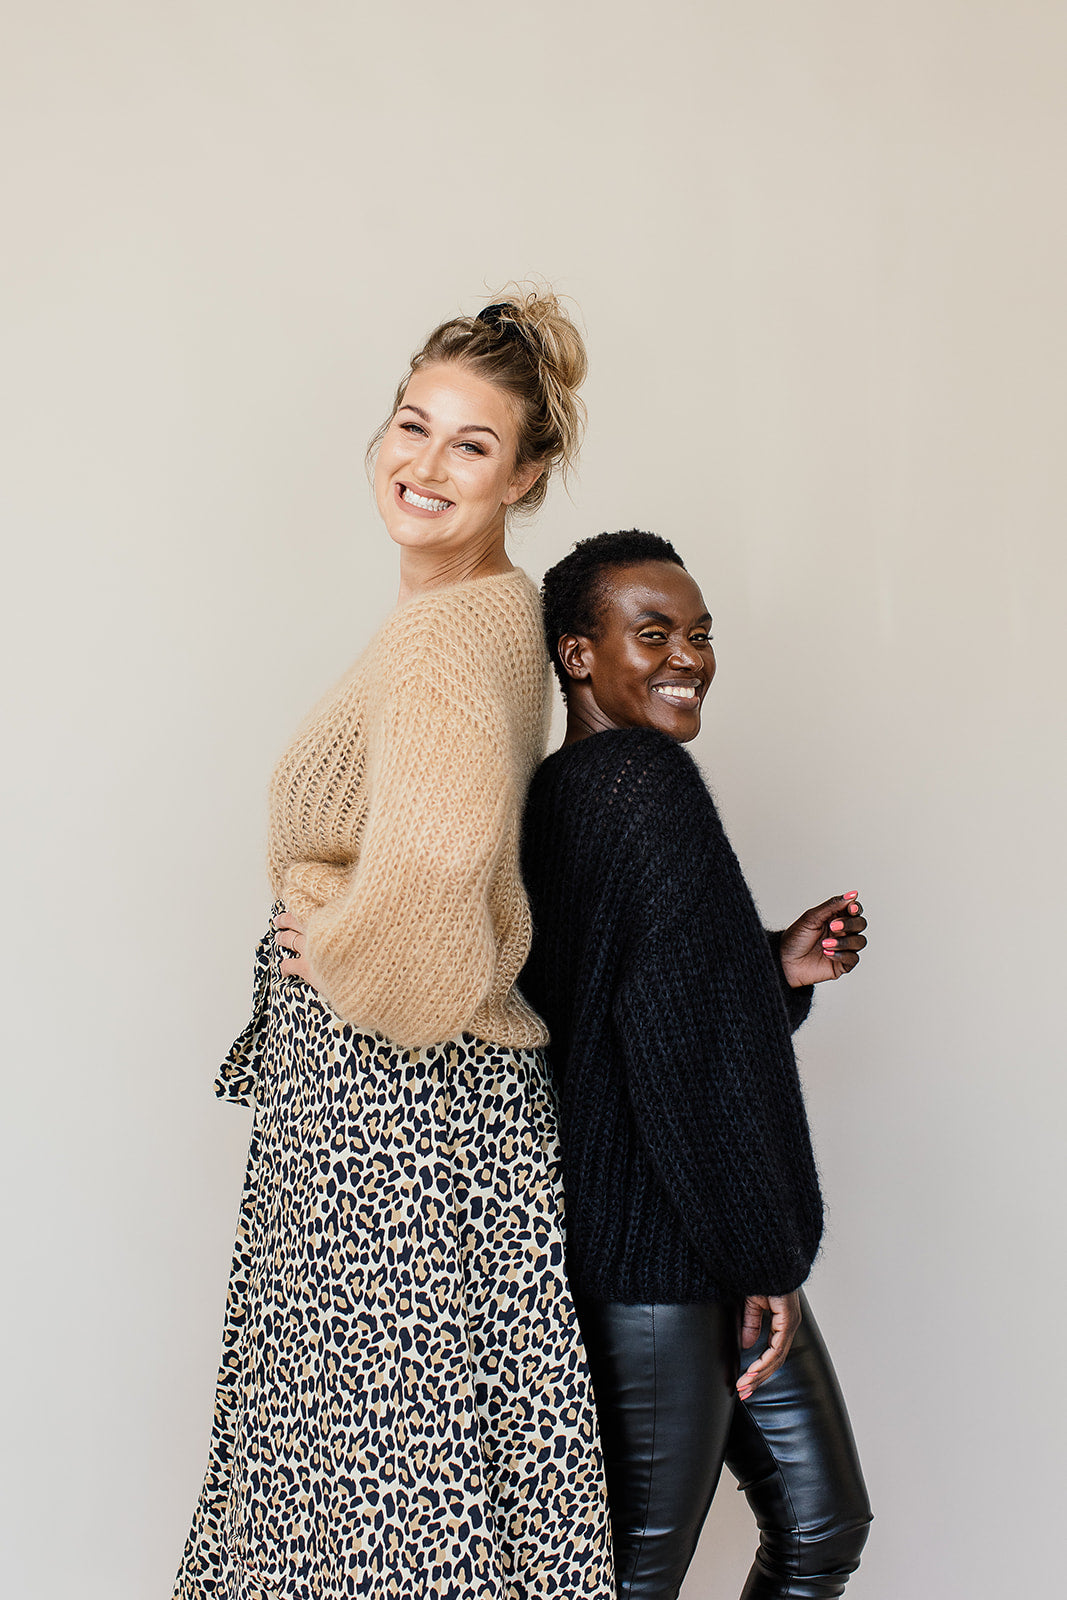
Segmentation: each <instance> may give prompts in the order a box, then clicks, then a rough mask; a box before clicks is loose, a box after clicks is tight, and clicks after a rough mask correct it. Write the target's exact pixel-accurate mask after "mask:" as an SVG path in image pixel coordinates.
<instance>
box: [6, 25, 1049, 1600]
mask: <svg viewBox="0 0 1067 1600" xmlns="http://www.w3.org/2000/svg"><path fill="white" fill-rule="evenodd" d="M4 34H5V41H6V42H5V46H4V50H3V53H2V57H0V106H2V116H3V121H4V130H3V148H4V152H5V157H6V161H5V168H6V171H5V174H4V177H3V180H2V182H3V193H2V216H3V226H4V232H5V234H6V240H5V243H4V247H3V258H4V266H5V271H4V276H5V278H6V280H7V294H6V296H5V303H4V311H3V318H4V323H3V336H4V344H5V353H4V355H3V359H2V363H0V373H2V376H0V382H2V388H3V426H2V434H3V441H4V443H3V448H4V453H5V457H6V462H5V468H4V474H3V498H4V523H5V537H6V539H7V541H8V542H9V544H8V548H9V553H8V555H7V556H6V559H5V563H4V575H5V578H6V580H7V582H6V588H7V605H6V607H5V617H6V621H5V626H4V629H3V635H4V637H3V644H4V650H5V655H6V657H7V659H6V662H5V666H4V670H3V675H2V676H3V683H4V688H5V692H6V696H7V699H8V701H9V707H8V719H9V720H8V724H7V727H8V731H7V732H6V734H5V739H4V743H5V755H6V756H7V757H8V762H7V763H5V764H6V765H7V766H8V772H9V777H8V780H7V782H6V784H5V787H6V788H7V789H8V790H9V794H8V798H9V800H10V820H9V821H8V823H7V826H6V830H5V839H6V845H7V848H6V852H5V871H4V877H5V881H6V883H7V892H6V905H7V908H8V920H9V926H8V934H7V938H6V940H5V947H6V948H5V959H4V962H3V974H4V980H5V985H6V986H7V991H8V992H7V999H6V1001H5V1004H4V1006H3V1008H2V1022H3V1028H4V1032H5V1035H6V1036H7V1037H6V1042H5V1045H4V1063H5V1066H4V1073H5V1083H6V1088H5V1092H4V1116H3V1140H4V1148H3V1158H2V1168H0V1170H2V1177H3V1183H4V1188H5V1191H6V1201H7V1206H8V1221H7V1224H6V1229H5V1236H6V1243H5V1247H4V1274H3V1276H4V1295H3V1300H4V1315H3V1319H2V1329H0V1338H2V1341H3V1356H2V1360H3V1369H4V1374H5V1382H4V1385H3V1389H4V1400H3V1407H4V1417H3V1421H2V1426H0V1435H2V1439H3V1445H2V1451H3V1457H4V1471H5V1481H4V1483H3V1485H2V1487H0V1519H2V1522H3V1523H4V1524H5V1525H6V1527H5V1529H4V1532H3V1554H2V1557H0V1563H2V1566H0V1570H2V1576H3V1587H4V1592H5V1594H6V1595H9V1596H11V1597H12V1600H66V1597H68V1596H70V1595H73V1594H77V1595H78V1596H80V1597H82V1600H149V1597H153V1596H167V1595H169V1593H170V1588H169V1585H170V1581H171V1577H172V1573H173V1570H174V1567H175V1565H176V1562H177V1559H178V1554H179V1550H180V1547H181V1544H182V1541H183V1539H184V1535H185V1531H186V1527H187V1523H188V1518H189V1515H190V1513H191V1510H192V1505H193V1500H194V1497H195V1494H196V1492H197V1488H198V1485H199V1480H200V1475H201V1472H202V1469H203V1464H204V1457H205V1449H206V1444H207V1435H208V1428H209V1419H210V1407H211V1395H212V1386H213V1379H214V1371H215V1364H216V1360H217V1355H218V1336H219V1327H220V1322H221V1315H222V1305H223V1294H224V1288H225V1281H226V1274H227V1267H228V1259H229V1250H230V1243H231V1236H232V1227H233V1221H234V1216H235V1210H236V1204H237V1197H238V1193H239V1188H240V1182H241V1175H242V1163H243V1156H244V1145H245V1140H246V1137H247V1122H246V1120H245V1118H244V1117H243V1115H242V1114H241V1113H240V1112H238V1111H235V1110H233V1109H231V1108H225V1107H221V1106H219V1105H217V1104H216V1103H215V1101H214V1100H213V1097H212V1093H211V1084H212V1078H213V1073H214V1068H215V1065H216V1062H217V1060H218V1059H219V1058H220V1056H221V1054H222V1053H223V1051H224V1050H225V1049H226V1047H227V1045H228V1043H229V1041H230V1039H231V1037H232V1036H233V1034H234V1033H235V1032H236V1031H237V1030H238V1029H239V1028H240V1027H241V1026H242V1025H243V1022H244V1019H245V1016H246V1007H247V1000H248V985H249V974H250V958H251V953H252V946H253V944H254V941H255V939H256V937H257V936H258V933H259V931H260V928H261V925H262V924H263V922H264V919H265V915H266V911H267V890H266V885H265V880H264V874H263V869H262V859H261V858H262V849H263V832H264V829H263V820H264V789H265V783H266V779H267V775H268V772H269V769H270V767H271V764H272V762H273V760H274V758H275V756H276V755H277V753H278V752H279V751H280V749H281V747H282V746H283V744H284V743H285V741H286V739H287V738H288V736H289V735H290V733H291V732H292V730H293V728H294V726H295V724H296V722H297V721H298V720H299V718H300V716H301V715H302V713H303V711H304V710H305V708H306V707H307V706H308V704H309V703H310V701H311V700H312V699H313V698H314V697H315V696H316V695H317V694H318V693H319V692H320V691H321V690H322V689H323V688H324V687H325V686H327V685H328V684H329V682H330V681H331V680H332V679H333V678H334V676H336V675H337V674H338V673H339V672H340V671H341V670H342V669H343V668H344V667H345V666H346V665H347V663H348V662H349V660H350V659H351V658H352V657H353V656H354V655H355V654H356V652H357V651H358V650H359V648H360V647H361V646H362V644H363V642H364V641H365V640H366V638H367V637H368V635H369V633H370V632H371V630H372V629H373V628H374V627H375V626H376V624H377V622H378V621H379V620H380V618H381V616H382V614H383V612H384V611H385V610H386V608H387V607H388V606H389V605H390V604H391V602H392V598H393V584H394V561H393V555H392V551H391V549H390V548H388V547H387V546H386V543H385V540H384V535H383V534H382V533H381V531H380V529H379V527H378V525H377V522H376V519H375V516H374V514H373V508H372V505H371V501H370V497H369V493H368V490H367V487H366V484H365V480H364V477H363V469H362V453H363V447H364V441H365V440H366V438H367V437H368V435H369V434H370V433H371V432H372V430H373V429H374V427H375V426H376V425H377V423H378V421H379V420H380V418H381V417H382V415H383V413H384V411H385V409H386V407H387V404H388V400H389V396H390V394H391V391H392V387H393V384H394V383H395V381H396V379H397V377H398V376H399V375H400V373H401V371H402V370H403V368H404V363H405V360H406V357H407V354H408V352H409V351H410V350H411V349H412V348H413V347H414V346H415V345H416V344H417V343H418V342H419V340H420V339H421V337H422V335H423V334H424V332H425V331H426V330H427V329H428V328H429V327H430V326H431V325H432V324H433V323H434V322H435V321H436V320H437V319H438V318H439V317H440V316H442V315H444V314H450V313H452V312H454V311H455V310H456V309H459V308H462V309H466V310H473V309H476V308H477V307H478V306H479V305H480V304H481V303H483V288H489V289H491V288H493V287H495V286H497V285H498V284H499V283H500V282H501V281H503V280H504V279H506V278H508V277H512V276H514V275H517V274H522V273H526V272H530V271H536V272H540V273H543V274H545V275H547V276H548V277H549V278H551V279H552V280H553V281H554V282H555V283H556V284H557V285H558V286H559V287H560V288H561V289H563V290H565V291H566V292H568V293H570V294H572V295H573V296H574V297H575V299H576V301H577V302H578V304H579V306H580V307H581V310H582V313H583V316H584V319H585V323H586V326H587V328H588V336H589V348H590V355H591V363H592V374H591V377H590V380H589V384H588V389H587V399H588V404H589V413H590V429H589V437H588V447H587V450H586V454H585V459H584V466H583V470H582V475H581V478H580V481H579V482H578V483H577V485H576V486H575V489H574V493H573V500H570V501H569V500H568V499H567V498H566V497H565V496H564V495H563V494H561V493H560V492H559V491H558V490H557V491H556V492H555V493H554V494H553V496H552V497H551V498H550V501H549V504H548V506H547V508H546V510H545V511H544V513H543V514H542V516H541V518H540V520H539V522H538V523H537V524H536V525H535V526H533V527H532V528H530V529H529V530H527V531H525V532H522V533H521V534H520V536H519V539H518V541H517V554H518V557H519V559H520V560H522V561H523V563H524V564H525V565H527V566H528V567H529V569H530V570H531V571H532V572H533V573H534V574H535V575H537V576H539V575H540V573H541V572H542V571H543V569H544V567H545V566H547V565H548V564H549V563H550V562H551V561H553V560H555V559H556V558H557V557H558V556H559V555H561V554H562V553H563V552H564V551H565V550H566V549H567V548H568V546H569V544H570V543H571V541H572V540H573V539H575V538H577V537H579V536H581V535H584V534H587V533H591V532H595V531H597V530H598V529H600V528H607V527H615V526H627V525H633V524H638V525H641V526H645V527H652V528H654V529H656V530H658V531H659V532H662V533H664V534H666V535H668V536H670V537H671V538H673V539H675V540H676V541H677V543H678V544H679V546H680V548H681V549H682V551H683V552H684V553H685V555H686V556H687V557H688V559H689V562H690V565H691V567H692V568H693V570H694V571H695V572H696V573H697V575H698V576H699V578H700V579H701V580H702V582H703V584H704V586H705V590H706V593H707V595H708V596H709V599H710V602H711V605H712V609H713V611H714V612H715V614H716V643H717V648H718V651H719V658H720V671H719V678H718V681H717V684H716V687H715V691H714V708H713V710H712V711H711V713H710V714H709V716H708V718H707V726H706V731H705V734H704V735H703V736H702V741H701V746H700V752H699V753H700V756H701V759H702V761H703V763H704V764H705V766H706V769H707V771H708V773H709V775H710V776H711V778H712V781H713V782H714V785H715V787H716V790H717V793H718V795H719V797H720V800H721V803H722V806H723V808H724V811H725V813H726V816H727V820H728V824H729V826H730V828H731V831H732V834H733V837H734V840H735V843H736V845H737V847H738V850H739V853H740V855H741V857H742V860H743V861H744V862H745V864H746V867H747V869H748V872H749V876H750V879H751V881H752V884H753V886H754V888H755V890H756V893H757V895H758V898H759V899H760V902H761V905H762V908H763V911H764V914H765V918H766V920H767V921H768V922H770V923H781V922H783V921H786V920H789V919H791V918H792V917H793V916H795V915H796V914H797V913H799V911H800V910H801V909H802V908H804V907H805V906H807V905H809V904H812V903H814V902H816V901H818V900H820V899H822V898H824V897H825V896H826V895H828V894H830V893H832V892H835V891H837V890H839V889H842V888H844V887H853V886H859V888H860V889H861V892H862V895H863V899H864V901H865V903H866V904H867V906H868V907H869V913H870V918H871V924H872V929H871V932H872V944H871V949H870V952H869V954H868V956H867V957H866V958H865V959H864V962H863V965H862V967H861V969H860V971H859V972H858V973H857V974H856V975H855V976H854V977H852V978H851V979H850V980H849V981H848V982H847V983H841V984H839V985H837V986H835V988H834V990H833V991H832V992H829V993H823V994H821V995H820V997H819V1002H818V1006H817V1014H816V1015H815V1017H814V1019H813V1020H812V1022H811V1023H810V1024H809V1025H808V1027H807V1028H806V1029H805V1030H804V1034H803V1035H802V1054H803V1067H804V1072H805V1077H806V1083H807V1089H808V1096H809V1101H810V1109H811V1113H812V1119H813V1123H814V1126H815V1130H816V1137H817V1144H818V1150H819V1155H820V1160H821V1166H822V1171H823V1176H824V1181H825V1188H826V1192H827V1196H828V1200H829V1205H830V1226H829V1231H828V1236H827V1240H826V1244H825V1247H824V1252H823V1256H822V1259H821V1261H820V1263H819V1265H818V1267H817V1269H816V1272H815V1275H814V1278H813V1280H812V1284H811V1291H810V1292H811V1297H812V1300H813V1302H814V1305H815V1307H816V1309H817V1311H818V1313H819V1316H820V1320H821V1322H822V1324H823V1327H824V1331H825V1332H826V1334H827V1336H828V1338H829V1341H830V1343H831V1347H832V1350H833V1352H834V1355H835V1358H836V1362H837V1366H838V1369H839V1373H840V1376H841V1378H842V1381H843V1383H844V1385H845V1388H846V1390H847V1393H848V1396H849V1400H850V1403H851V1408H852V1412H853V1417H854V1422H855V1427H856V1431H857V1434H858V1436H859V1438H860V1441H861V1444H862V1447H863V1453H864V1458H865V1463H866V1467H867V1472H868V1476H869V1480H870V1485H871V1491H872V1495H873V1498H874V1501H875V1505H876V1510H877V1514H878V1517H877V1522H876V1524H875V1528H874V1531H873V1534H872V1537H871V1541H870V1544H869V1547H868V1556H867V1559H866V1560H865V1563H864V1566H863V1568H862V1570H861V1572H860V1574H859V1575H858V1576H857V1578H856V1579H855V1581H854V1583H853V1585H852V1587H851V1588H850V1590H849V1593H850V1594H852V1593H854V1594H855V1595H856V1596H857V1600H925V1597H933V1596H938V1597H952V1600H956V1597H959V1600H986V1597H988V1600H1002V1597H1003V1596H1005V1595H1021V1594H1026V1593H1038V1592H1041V1593H1046V1592H1049V1586H1050V1584H1051V1585H1053V1586H1054V1583H1055V1578H1054V1574H1055V1573H1056V1572H1057V1571H1058V1570H1059V1562H1058V1556H1059V1545H1060V1542H1061V1541H1060V1539H1059V1524H1060V1521H1061V1516H1062V1495H1061V1494H1060V1493H1058V1492H1057V1491H1058V1490H1059V1489H1060V1488H1061V1487H1062V1485H1061V1484H1060V1483H1059V1482H1058V1478H1059V1475H1060V1473H1061V1472H1062V1467H1061V1463H1060V1459H1059V1451H1058V1448H1057V1443H1058V1433H1057V1430H1056V1427H1055V1426H1051V1425H1050V1423H1049V1419H1050V1417H1051V1416H1052V1415H1054V1413H1055V1408H1056V1407H1062V1403H1063V1399H1064V1395H1063V1388H1064V1385H1063V1366H1064V1363H1063V1359H1062V1354H1061V1341H1062V1333H1061V1330H1062V1327H1063V1323H1064V1314H1065V1311H1067V1306H1065V1304H1064V1290H1063V1271H1062V1247H1061V1240H1062V1224H1061V1221H1060V1194H1061V1188H1062V1176H1061V1173H1062V1155H1061V1148H1062V1134H1061V1129H1062V1125H1063V1123H1062V1119H1063V1112H1064V1101H1065V1091H1064V1075H1063V1071H1062V1060H1063V1022H1062V1000H1061V996H1062V989H1063V980H1062V973H1061V969H1062V948H1061V947H1062V931H1061V930H1062V915H1063V910H1062V908H1063V904H1064V887H1065V886H1064V882H1063V875H1062V850H1061V833H1062V820H1063V813H1064V794H1063V789H1064V783H1063V780H1064V767H1065V763H1064V756H1063V749H1062V738H1061V735H1062V720H1061V717H1060V716H1059V714H1058V712H1059V706H1060V704H1061V700H1060V692H1059V691H1060V689H1061V684H1062V669H1061V657H1062V639H1063V625H1062V612H1063V589H1064V580H1065V578H1067V563H1065V558H1064V540H1063V504H1064V493H1063V491H1064V482H1063V479H1064V469H1063V459H1064V451H1063V440H1064V424H1065V420H1067V419H1065V409H1067V408H1065V405H1064V398H1065V395H1064V389H1065V383H1064V370H1065V369H1064V356H1065V354H1067V351H1065V344H1067V338H1065V335H1067V317H1065V314H1064V307H1063V286H1064V283H1065V282H1067V229H1065V224H1064V209H1063V192H1064V191H1063V173H1064V163H1065V157H1067V149H1065V144H1067V139H1065V128H1064V116H1063V97H1062V95H1063V82H1064V72H1065V45H1067V13H1065V11H1064V8H1063V7H1062V6H1058V5H1054V4H1051V3H1039V0H1010V3H1009V0H999V3H998V0H893V3H891V4H890V3H886V0H873V3H869V4H863V5H857V4H854V3H848V0H807V3H791V4H784V3H770V0H745V3H743V4H742V3H731V0H705V3H703V4H691V3H685V0H661V3H659V4H657V5H655V6H646V5H640V4H635V3H632V0H631V3H629V4H622V3H620V0H610V3H609V0H589V3H586V4H581V3H578V4H575V3H563V0H539V4H538V6H537V7H536V8H534V7H526V8H511V9H509V10H501V9H500V8H499V7H497V6H492V5H489V4H485V3H483V0H469V3H467V4H465V5H464V6H462V7H459V8H456V7H445V6H439V5H430V4H426V3H423V0H409V3H408V4H406V5H404V6H373V7H372V6H370V5H367V4H363V3H358V0H348V3H341V0H301V3H300V4H297V3H296V0H260V3H258V4H251V3H247V0H185V3H183V4H181V5H176V4H168V3H166V0H91V3H90V0H86V3H83V4H78V3H76V0H35V4H33V5H32V6H29V5H24V6H21V7H19V8H18V9H17V10H16V9H15V8H13V7H12V8H10V9H9V12H8V15H7V17H6V19H5V24H4ZM753 1543H754V1535H753V1532H752V1529H751V1525H750V1523H749V1521H748V1518H747V1513H746V1511H745V1508H744V1505H743V1503H741V1502H740V1497H738V1496H736V1495H734V1494H732V1492H731V1489H730V1488H729V1487H728V1486H726V1485H724V1488H723V1490H722V1491H721V1493H720V1497H719V1501H718V1502H717V1504H716V1507H715V1509H714V1512H713V1515H712V1519H711V1522H710V1524H709V1527H708V1530H707V1532H706V1534H705V1537H704V1539H703V1542H702V1545H701V1548H700V1552H699V1555H698V1559H697V1564H696V1566H695V1568H694V1571H693V1574H692V1576H691V1579H690V1581H689V1583H688V1585H687V1588H686V1595H687V1596H688V1597H689V1600H696V1597H697V1596H701V1597H703V1600H731V1597H735V1596H736V1595H737V1592H738V1590H739V1588H740V1585H741V1575H742V1574H743V1572H744V1571H745V1570H746V1569H747V1564H748V1560H749V1558H750V1554H751V1549H752V1546H753Z"/></svg>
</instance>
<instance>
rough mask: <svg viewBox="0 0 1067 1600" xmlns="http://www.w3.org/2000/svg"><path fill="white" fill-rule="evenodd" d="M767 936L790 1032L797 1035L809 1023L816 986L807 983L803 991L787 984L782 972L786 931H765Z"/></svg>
mask: <svg viewBox="0 0 1067 1600" xmlns="http://www.w3.org/2000/svg"><path fill="white" fill-rule="evenodd" d="M763 931H764V932H765V933H766V934H767V943H768V944H769V945H770V949H771V959H772V960H773V961H774V970H775V972H776V973H777V974H778V982H779V983H780V984H781V986H782V999H783V1001H784V1002H785V1014H786V1016H787V1017H788V1018H789V1031H790V1033H796V1031H797V1029H798V1028H799V1027H800V1024H801V1023H802V1022H806V1021H807V1016H808V1012H809V1011H810V1010H811V1002H812V1000H813V999H814V998H815V985H814V984H812V983H806V984H805V985H804V987H803V988H802V989H793V988H791V987H790V986H789V984H788V983H787V982H786V976H785V973H784V972H783V971H782V934H783V933H784V932H785V929H784V928H783V929H780V930H779V931H778V932H777V933H771V932H770V931H769V930H768V929H766V928H765V929H764V930H763Z"/></svg>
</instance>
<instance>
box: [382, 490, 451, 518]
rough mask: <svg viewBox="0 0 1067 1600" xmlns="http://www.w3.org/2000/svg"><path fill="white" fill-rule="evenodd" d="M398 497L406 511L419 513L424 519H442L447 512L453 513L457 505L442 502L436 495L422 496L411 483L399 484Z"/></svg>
mask: <svg viewBox="0 0 1067 1600" xmlns="http://www.w3.org/2000/svg"><path fill="white" fill-rule="evenodd" d="M396 497H397V499H398V500H399V501H400V504H401V505H402V506H403V507H404V508H405V510H408V511H415V512H418V513H419V514H420V515H421V516H424V517H440V516H442V515H443V514H444V513H445V512H446V511H451V510H452V507H453V505H454V504H455V502H454V501H452V500H442V499H440V498H439V497H438V496H436V495H430V494H422V493H420V491H419V490H418V489H416V488H415V486H414V484H410V483H398V484H397V486H396Z"/></svg>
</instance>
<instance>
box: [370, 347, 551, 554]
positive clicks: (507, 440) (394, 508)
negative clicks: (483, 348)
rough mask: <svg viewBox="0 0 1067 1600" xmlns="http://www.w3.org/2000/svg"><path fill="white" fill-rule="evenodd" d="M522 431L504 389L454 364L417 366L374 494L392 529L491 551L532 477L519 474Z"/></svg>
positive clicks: (395, 533) (384, 448) (394, 535)
mask: <svg viewBox="0 0 1067 1600" xmlns="http://www.w3.org/2000/svg"><path fill="white" fill-rule="evenodd" d="M517 448H518V430H517V427H516V419H515V413H514V408H513V402H512V401H511V399H510V397H509V396H508V395H507V394H505V393H504V391H503V390H502V389H500V388H498V387H497V386H496V385H495V384H493V383H489V382H488V381H487V380H486V379H484V378H479V377H477V376H476V375H475V374H474V373H472V372H470V371H469V370H468V369H467V368H465V367H462V366H459V365H457V364H455V363H448V364H444V365H442V364H440V363H439V364H437V365H435V366H429V367H422V368H420V369H419V370H418V371H417V372H415V373H413V374H412V376H411V378H410V380H409V382H408V386H407V388H406V389H405V390H404V395H403V398H402V400H401V403H400V405H399V406H398V407H397V410H396V412H395V413H394V415H393V416H392V417H391V419H390V421H389V425H388V427H387V428H386V430H385V434H384V436H383V438H382V442H381V446H380V448H379V450H378V459H377V462H376V464H375V469H374V497H375V499H376V501H377V503H378V510H379V511H380V512H381V515H382V518H383V520H384V522H385V526H386V528H387V530H388V533H389V537H390V538H391V539H393V540H394V541H395V542H396V543H397V544H399V545H402V546H406V547H408V548H409V549H410V548H414V549H420V550H425V551H434V552H439V553H440V554H441V555H443V556H449V555H457V556H459V555H462V554H463V553H464V552H466V551H468V550H470V551H479V550H481V549H483V548H484V549H489V548H490V547H491V546H492V545H493V544H494V543H496V542H497V541H500V542H502V541H503V537H504V518H505V513H506V511H507V508H508V506H510V505H514V504H515V502H516V500H519V499H521V497H522V496H523V495H524V494H525V493H526V490H527V489H528V488H529V487H530V486H531V485H532V484H533V483H534V482H535V480H536V478H537V476H538V472H539V470H540V468H539V466H538V465H536V464H535V465H533V466H528V467H526V468H525V469H524V470H523V471H522V472H516V469H515V456H516V451H517Z"/></svg>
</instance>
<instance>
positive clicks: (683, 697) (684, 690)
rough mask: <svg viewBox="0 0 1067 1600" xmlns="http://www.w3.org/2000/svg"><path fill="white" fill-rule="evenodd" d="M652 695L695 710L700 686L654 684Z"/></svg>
mask: <svg viewBox="0 0 1067 1600" xmlns="http://www.w3.org/2000/svg"><path fill="white" fill-rule="evenodd" d="M652 693H653V694H658V695H660V696H662V698H663V699H664V700H670V701H672V702H673V703H675V704H677V705H682V706H685V707H686V708H687V709H689V710H695V709H696V707H697V706H699V704H700V685H699V684H698V683H654V684H653V685H652Z"/></svg>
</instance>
